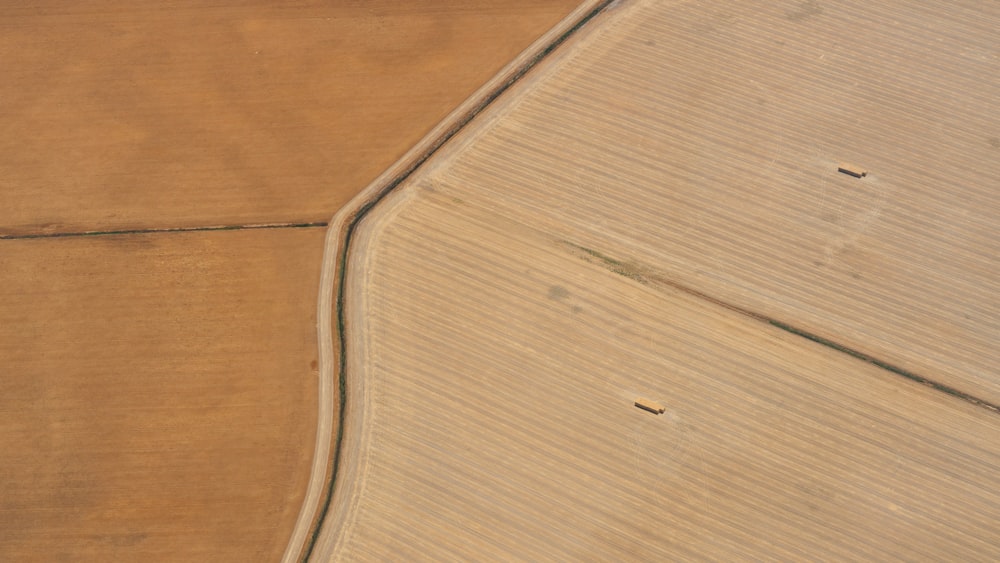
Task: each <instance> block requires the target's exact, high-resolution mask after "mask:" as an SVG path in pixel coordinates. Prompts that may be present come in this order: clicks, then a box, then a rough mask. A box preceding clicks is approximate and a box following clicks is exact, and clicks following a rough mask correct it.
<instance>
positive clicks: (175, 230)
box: [0, 221, 327, 240]
mask: <svg viewBox="0 0 1000 563" xmlns="http://www.w3.org/2000/svg"><path fill="white" fill-rule="evenodd" d="M326 226H327V223H326V222H325V221H322V222H317V223H266V224H260V225H217V226H213V227H167V228H162V229H125V230H120V231H80V232H68V233H36V234H28V235H0V240H25V239H36V238H69V237H101V236H115V235H144V234H152V233H193V232H194V233H196V232H205V231H247V230H252V229H311V228H314V227H326Z"/></svg>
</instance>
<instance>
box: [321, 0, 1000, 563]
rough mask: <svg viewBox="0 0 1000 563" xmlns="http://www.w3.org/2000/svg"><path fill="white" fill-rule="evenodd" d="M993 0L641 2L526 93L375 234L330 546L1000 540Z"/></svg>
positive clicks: (539, 550)
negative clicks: (857, 165) (918, 1)
mask: <svg viewBox="0 0 1000 563" xmlns="http://www.w3.org/2000/svg"><path fill="white" fill-rule="evenodd" d="M991 10H992V8H989V7H987V8H983V7H982V6H980V5H979V4H978V3H970V4H969V5H966V6H963V7H961V8H956V7H955V6H951V5H949V6H945V5H943V4H942V5H938V6H936V7H929V6H923V7H922V9H921V10H911V9H910V7H909V6H904V5H903V4H902V3H900V4H891V5H880V6H878V7H874V8H872V7H868V6H867V5H862V4H861V3H841V4H838V5H837V6H825V7H822V6H817V5H814V4H813V3H807V4H805V5H796V4H791V3H788V4H787V5H786V4H765V3H757V4H755V5H747V6H744V7H739V8H734V7H732V6H730V5H729V4H728V3H723V2H719V3H714V4H711V3H710V4H706V3H699V4H697V5H695V4H684V3H681V4H676V3H655V2H633V3H624V4H623V5H622V6H619V7H618V8H616V10H615V11H613V12H611V13H609V14H608V15H607V16H602V19H601V20H600V26H597V25H595V26H594V27H593V28H592V29H591V30H590V31H588V32H586V33H584V34H582V35H581V36H579V37H577V38H575V39H574V42H573V44H572V45H571V47H572V48H571V49H567V50H566V51H564V52H562V55H561V58H560V57H556V59H554V60H553V61H550V62H549V63H546V66H545V70H544V72H538V73H535V74H533V75H532V76H530V77H528V78H527V79H525V80H524V81H522V82H521V83H520V84H519V85H518V86H517V87H516V88H515V90H514V91H513V92H512V93H511V94H510V95H508V96H505V97H504V98H502V99H501V100H500V101H499V103H498V104H497V105H496V106H495V107H492V108H491V109H489V110H488V111H487V112H485V113H484V114H483V115H481V116H480V117H479V118H478V119H477V120H476V121H475V122H473V124H472V125H471V126H470V127H469V128H468V129H467V130H465V131H463V132H462V134H460V135H459V136H458V137H456V138H455V139H453V140H452V141H451V142H449V144H448V145H446V147H445V149H444V150H442V151H441V152H440V153H438V154H437V155H436V156H435V157H434V158H433V159H432V160H431V161H430V162H428V163H427V165H426V166H425V167H424V168H422V169H421V170H420V171H418V172H417V173H416V174H414V175H413V176H411V177H409V178H408V179H407V181H406V182H404V183H403V184H402V185H401V186H400V187H399V188H397V190H396V191H395V192H393V193H392V194H391V195H390V196H389V197H387V198H386V199H385V200H384V201H382V202H381V203H379V204H378V205H377V206H376V207H375V208H374V210H373V211H371V212H370V213H369V214H368V215H366V217H365V219H364V220H363V221H362V223H361V224H360V227H359V230H358V231H357V234H356V238H355V240H354V241H353V242H352V247H351V250H350V251H349V258H348V266H347V268H348V269H347V278H346V282H345V283H346V286H345V301H344V307H345V321H346V331H347V332H346V336H347V341H346V345H347V371H346V376H347V378H348V391H349V395H348V411H347V413H348V426H347V427H346V428H345V441H346V442H345V443H346V446H345V449H344V451H343V455H344V456H345V457H344V460H345V461H344V463H343V467H344V468H345V469H344V470H345V472H346V473H345V474H344V475H342V476H340V477H339V478H340V479H341V482H342V483H344V484H345V485H344V486H343V488H341V489H338V494H341V493H342V492H343V496H342V497H341V498H339V501H340V504H339V505H338V507H339V508H340V509H341V510H343V511H344V512H345V513H344V514H342V515H340V520H338V524H339V525H337V526H331V527H329V528H328V529H327V530H326V534H325V535H324V537H323V538H322V542H321V544H320V550H319V551H318V552H317V553H318V555H319V556H320V558H336V559H343V560H355V559H364V558H372V559H378V558H386V557H399V558H406V559H427V560H435V559H447V558H485V559H531V560H567V559H581V558H598V559H606V560H623V559H635V558H651V557H660V558H663V557H666V558H684V557H699V556H700V557H709V558H714V559H721V560H725V559H734V558H749V557H786V558H790V559H801V558H809V557H816V558H830V559H851V560H865V559H867V560H872V559H885V558H897V557H903V558H932V559H954V558H957V559H963V560H978V559H983V560H987V559H992V558H995V557H996V555H997V554H998V553H1000V536H998V535H997V530H996V528H995V526H994V523H995V522H996V521H997V520H998V519H1000V512H998V507H1000V497H998V496H997V491H998V490H1000V489H998V488H997V486H998V485H1000V481H998V475H1000V472H998V471H997V468H998V467H1000V449H998V447H997V440H996V437H997V436H1000V419H998V418H997V414H996V412H995V411H994V410H992V409H991V408H989V405H988V404H989V403H995V402H996V397H997V395H996V389H997V388H998V387H997V385H1000V376H998V374H997V373H996V371H995V366H996V361H995V360H996V359H997V358H996V351H995V349H994V348H993V347H992V346H991V343H992V342H995V341H996V340H997V334H996V327H995V323H994V320H995V319H996V318H997V316H998V315H997V314H998V306H997V305H998V304H997V302H996V299H995V296H996V295H997V294H998V292H997V288H996V280H997V279H1000V276H998V273H1000V272H997V270H996V263H995V261H992V260H991V259H990V256H992V255H994V254H996V252H992V251H990V250H985V249H993V250H996V249H994V248H993V247H994V246H995V245H996V242H997V240H1000V239H998V238H997V237H996V236H995V233H996V224H995V217H996V216H997V213H996V212H997V201H996V200H995V197H994V196H995V194H993V193H992V191H991V187H992V186H993V185H996V182H995V181H994V180H997V179H998V177H1000V174H998V170H997V168H996V166H995V163H996V162H997V161H996V159H991V158H990V155H992V154H993V153H991V152H990V151H991V150H995V146H994V144H993V143H991V142H990V139H991V138H992V137H990V135H991V134H992V133H991V132H992V131H996V130H997V129H996V127H995V126H996V123H995V116H996V115H997V113H996V112H995V111H991V109H993V106H991V105H990V104H991V103H992V102H991V101H990V100H991V98H990V96H989V94H990V92H992V91H993V90H994V89H995V88H994V87H995V84H994V83H992V82H990V80H989V78H988V77H996V76H1000V73H997V72H995V71H996V70H997V68H996V67H997V64H998V62H997V60H996V57H995V56H993V57H991V56H990V53H989V51H988V50H984V49H986V47H987V46H988V42H989V41H990V40H991V38H992V35H990V34H989V30H990V29H993V28H994V27H995V23H996V18H997V15H998V14H996V13H995V12H994V11H991ZM844 20H847V21H846V22H845V21H844ZM845 28H846V29H858V30H864V33H865V38H866V40H865V41H864V42H854V43H847V44H845V43H843V42H842V41H843V38H844V29H845ZM859 32H861V31H859ZM946 37H947V38H950V39H952V40H953V42H952V43H950V44H944V43H943V41H942V42H941V43H938V42H937V39H938V38H941V39H942V40H943V39H944V38H946ZM956 38H960V40H958V39H956ZM932 45H933V48H932ZM942 45H944V46H942ZM824 49H826V52H824ZM977 54H978V55H977ZM959 61H961V64H952V63H958V62H959ZM849 71H854V72H855V73H856V75H857V76H864V77H868V80H867V81H863V80H849V79H848V80H845V79H844V76H852V75H851V73H850V72H849ZM984 77H987V80H986V81H985V82H983V80H982V79H983V78H984ZM935 104H937V105H935ZM928 112H930V113H928ZM890 135H892V137H891V140H890V137H887V136H890ZM931 154H933V155H938V156H939V158H938V159H937V160H933V161H930V160H928V159H927V158H925V157H926V156H927V155H931ZM840 160H849V161H853V162H861V163H864V165H865V166H867V167H869V168H870V170H871V171H872V173H871V174H870V175H869V176H866V177H865V178H863V179H861V180H860V182H859V181H858V180H859V179H857V178H851V177H847V176H845V175H843V174H841V173H839V172H838V171H837V167H838V162H839V161H840ZM944 178H947V179H948V182H947V183H944V182H942V180H943V179H944ZM944 248H947V249H949V250H948V251H944V250H942V249H944ZM917 273H919V275H916V274H917ZM907 274H909V275H907ZM914 377H922V378H924V379H926V380H930V381H934V382H936V383H937V384H938V385H939V387H938V388H934V387H932V386H930V385H927V384H924V383H919V382H917V381H915V380H914ZM942 387H946V388H948V389H950V390H951V391H953V392H954V393H949V392H943V391H942ZM638 395H643V396H649V397H651V398H653V399H655V400H659V401H660V402H662V403H663V404H665V405H666V406H667V412H666V413H664V414H663V415H661V416H659V417H657V416H655V415H651V414H649V413H645V412H643V411H639V410H638V409H635V407H634V406H632V401H633V400H634V399H635V397H636V396H638ZM963 396H964V397H965V398H962V397H963ZM977 400H978V401H979V402H977ZM984 403H985V404H986V406H984Z"/></svg>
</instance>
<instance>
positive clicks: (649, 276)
mask: <svg viewBox="0 0 1000 563" xmlns="http://www.w3.org/2000/svg"><path fill="white" fill-rule="evenodd" d="M562 242H563V244H566V245H567V246H570V247H572V248H574V249H576V250H579V251H580V252H582V253H583V254H584V255H585V256H584V259H586V260H588V261H591V262H600V263H601V265H602V266H604V268H606V269H608V270H610V271H612V272H614V273H616V274H618V275H621V276H624V277H627V278H629V279H632V280H635V281H637V282H639V283H641V284H643V285H651V284H653V285H662V286H667V287H671V288H673V289H676V290H677V291H681V292H683V293H686V294H688V295H691V296H693V297H696V298H698V299H702V300H704V301H708V302H709V303H712V304H713V305H718V306H720V307H724V308H726V309H729V310H730V311H733V312H736V313H739V314H741V315H744V316H747V317H750V318H752V319H754V320H757V321H760V322H763V323H767V324H769V325H771V326H773V327H776V328H780V329H781V330H783V331H785V332H788V333H790V334H794V335H796V336H800V337H802V338H805V339H807V340H811V341H813V342H815V343H817V344H821V345H823V346H826V347H827V348H831V349H833V350H836V351H838V352H841V353H843V354H847V355H849V356H851V357H853V358H856V359H858V360H861V361H863V362H868V363H869V364H872V365H874V366H877V367H879V368H882V369H884V370H886V371H888V372H891V373H894V374H896V375H899V376H902V377H905V378H906V379H909V380H912V381H916V382H917V383H920V384H923V385H927V386H928V387H931V388H932V389H934V390H935V391H941V392H942V393H947V394H949V395H951V396H953V397H957V398H959V399H962V400H964V401H968V402H969V403H972V404H973V405H976V406H978V407H982V408H984V409H987V410H990V411H993V412H995V413H997V414H1000V405H997V404H994V403H991V402H989V401H986V400H983V399H980V398H979V397H976V396H974V395H970V394H968V393H966V392H964V391H961V390H959V389H956V388H954V387H951V386H949V385H945V384H943V383H939V382H937V381H934V380H933V379H930V378H928V377H924V376H922V375H920V374H917V373H914V372H912V371H910V370H907V369H904V368H901V367H899V366H897V365H895V364H891V363H889V362H886V361H884V360H880V359H878V358H876V357H874V356H872V355H870V354H866V353H864V352H862V351H860V350H856V349H854V348H851V347H849V346H845V345H843V344H840V343H838V342H834V341H833V340H830V339H828V338H824V337H822V336H820V335H818V334H814V333H811V332H809V331H807V330H803V329H801V328H798V327H796V326H793V325H791V324H788V323H785V322H782V321H779V320H778V319H774V318H772V317H769V316H767V315H764V314H761V313H757V312H755V311H751V310H749V309H744V308H743V307H740V306H738V305H733V304H732V303H727V302H725V301H722V300H721V299H718V298H716V297H712V296H711V295H708V294H706V293H704V292H701V291H699V290H697V289H694V288H692V287H688V286H686V285H683V284H680V283H677V282H676V281H673V280H671V279H668V278H666V277H664V276H663V275H661V274H659V273H656V272H653V271H651V270H650V269H649V268H647V267H644V266H642V265H638V264H634V263H631V262H624V261H621V260H616V259H614V258H611V257H610V256H606V255H604V254H602V253H600V252H598V251H596V250H592V249H590V248H585V247H582V246H579V245H577V244H573V243H571V242H569V241H562Z"/></svg>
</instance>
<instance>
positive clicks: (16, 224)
mask: <svg viewBox="0 0 1000 563" xmlns="http://www.w3.org/2000/svg"><path fill="white" fill-rule="evenodd" d="M577 3H578V0H545V1H543V2H538V1H535V0H513V1H504V2H489V1H468V0H419V1H406V2H400V1H398V0H391V1H365V2H355V1H351V2H319V1H311V0H306V1H301V2H294V3H287V2H285V3H280V4H281V5H280V6H279V5H278V4H277V3H274V2H263V1H259V0H241V1H226V2H212V3H205V2H199V1H194V0H184V1H181V2H170V3H169V4H170V5H169V6H167V5H159V4H156V3H146V5H137V4H136V3H134V2H125V1H122V0H103V1H90V2H72V3H65V2H45V1H42V2H37V1H35V2H20V1H3V2H0V61H2V63H0V64H2V70H3V80H0V101H2V103H0V132H2V134H0V235H23V234H31V233H55V232H66V231H70V232H77V231H107V230H121V229H149V228H176V227H200V226H205V225H239V224H257V223H286V222H287V223H306V222H321V221H326V220H327V219H329V218H330V216H331V215H332V214H333V213H334V212H336V211H337V210H338V209H339V208H340V207H341V206H342V205H343V204H344V203H345V202H347V201H348V200H349V199H350V198H351V197H352V196H353V195H354V194H355V193H357V192H358V191H360V190H361V188H363V187H364V186H365V185H367V184H368V183H369V182H371V181H372V180H373V179H375V177H376V176H377V175H378V174H379V173H380V172H382V170H384V169H385V168H386V167H387V166H389V165H390V164H391V163H392V162H394V161H395V160H396V159H398V158H399V157H400V156H402V154H403V153H404V152H405V151H406V150H407V149H409V148H410V146H411V145H413V144H414V143H416V142H417V141H418V140H419V139H420V138H421V136H423V135H424V134H425V133H426V132H427V131H429V130H430V129H431V128H432V127H433V126H434V125H435V124H436V123H437V122H438V121H440V120H441V119H442V118H444V117H445V116H446V115H447V114H448V112H450V111H451V110H452V109H453V108H454V107H455V106H457V105H458V104H459V103H460V102H462V100H464V99H465V98H466V97H468V96H469V95H470V94H472V93H473V91H475V90H476V88H478V87H479V86H480V85H482V84H483V83H484V82H486V81H487V80H488V79H489V78H490V77H491V76H493V75H494V74H495V73H496V72H497V71H498V70H500V68H501V67H502V66H503V65H504V64H506V63H507V62H508V61H509V60H510V59H512V58H513V57H515V56H516V55H517V54H518V53H519V52H520V51H521V50H522V49H524V48H525V47H526V46H527V45H528V44H529V43H531V42H532V41H533V40H535V39H536V38H537V37H538V36H540V35H541V34H542V33H543V32H545V31H546V30H547V29H549V28H550V27H552V26H553V25H554V24H555V23H556V22H558V21H559V20H560V19H561V18H562V17H563V16H564V15H565V14H566V13H568V12H569V11H570V10H571V9H572V8H573V7H574V6H575V5H576V4H577ZM84 202H85V203H84Z"/></svg>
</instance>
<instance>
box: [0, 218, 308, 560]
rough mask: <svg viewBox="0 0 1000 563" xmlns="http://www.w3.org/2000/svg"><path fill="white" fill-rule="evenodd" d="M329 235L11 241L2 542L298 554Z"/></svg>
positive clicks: (4, 351)
mask: <svg viewBox="0 0 1000 563" xmlns="http://www.w3.org/2000/svg"><path fill="white" fill-rule="evenodd" d="M323 235H324V231H323V229H320V228H313V229H283V230H277V231H268V230H250V231H228V232H216V233H169V234H146V235H130V236H101V237H74V238H69V239H43V240H38V239H36V240H18V241H3V247H4V250H3V252H2V253H0V302H2V303H3V304H4V306H3V307H2V308H0V357H2V358H3V377H0V451H2V452H3V461H2V463H0V477H2V478H0V528H2V530H3V533H2V534H0V559H3V560H5V561H25V560H38V561H52V560H64V559H65V560H75V561H78V560H92V561H116V560H117V561H120V560H125V559H128V560H142V559H146V560H157V561H159V560H175V561H208V560H212V561H221V560H227V561H247V560H272V561H273V560H276V559H277V558H279V557H280V556H281V554H282V552H283V551H284V549H285V543H286V542H287V540H288V535H289V533H290V532H291V528H292V525H293V523H294V522H295V518H296V516H297V515H298V511H299V506H300V504H301V500H302V496H303V494H304V492H305V484H306V480H307V479H308V477H309V467H310V463H311V461H312V453H313V440H314V432H315V428H316V406H315V404H316V377H317V373H316V369H315V368H316V364H315V360H316V350H315V348H316V329H315V306H316V303H315V298H316V292H317V285H318V282H319V275H318V272H319V264H320V254H321V241H322V238H323ZM109 288H113V289H109Z"/></svg>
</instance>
